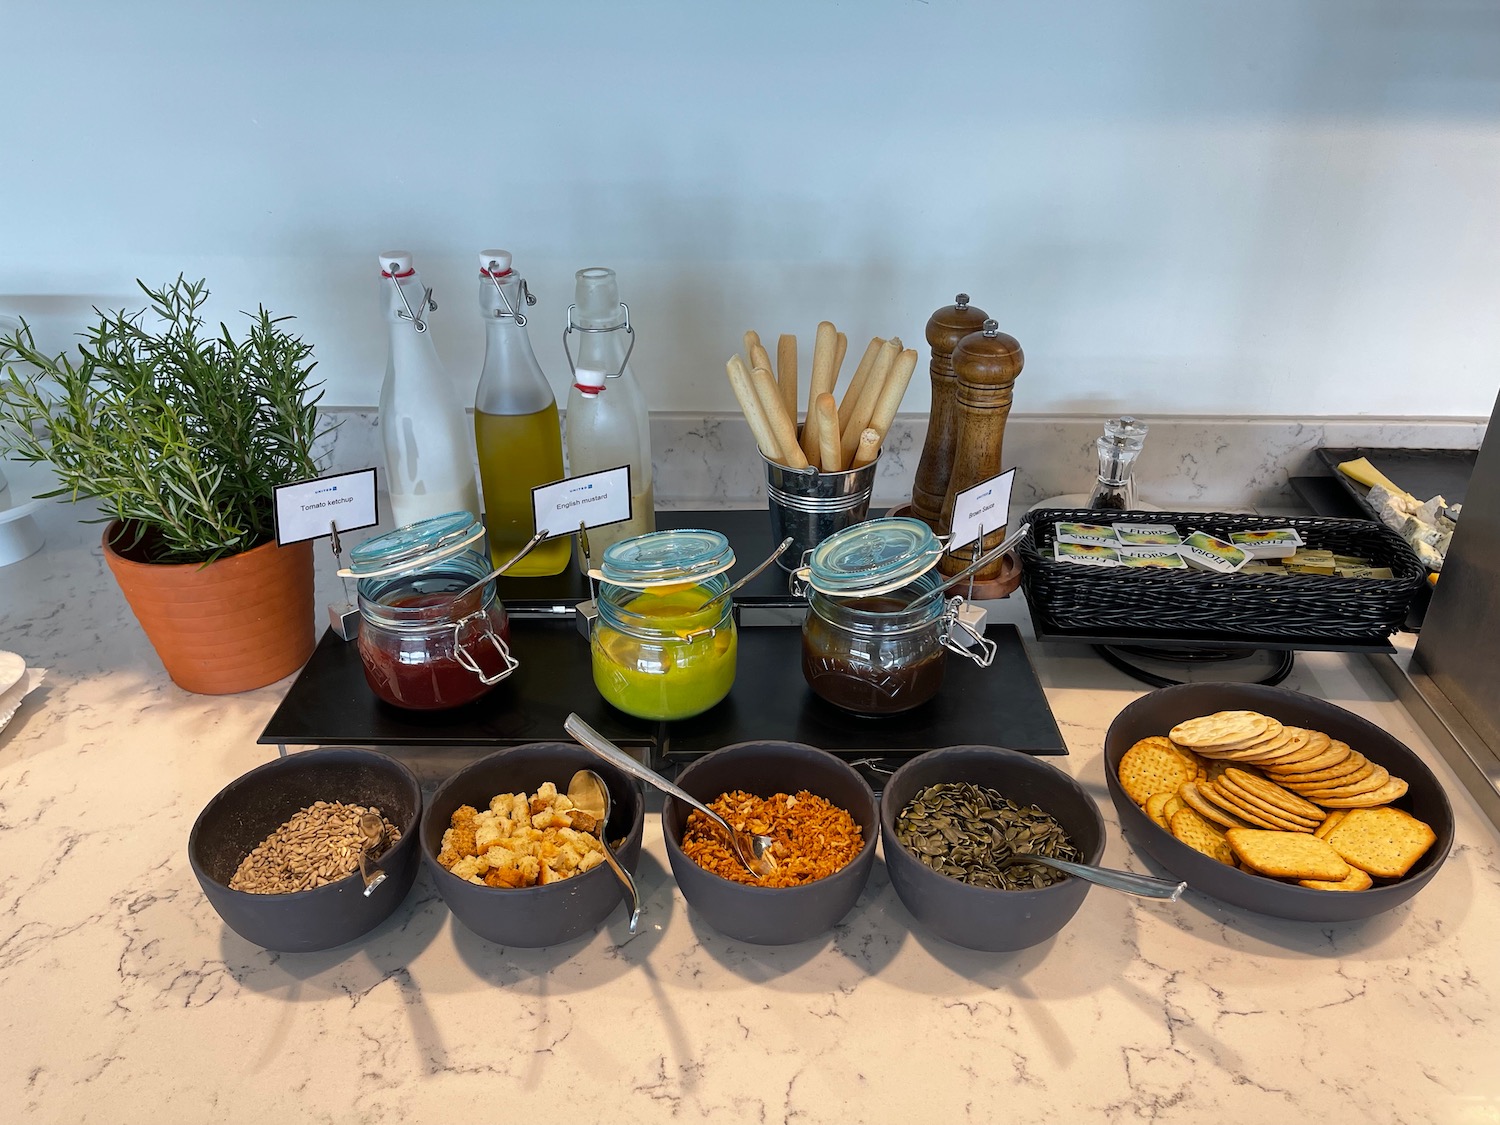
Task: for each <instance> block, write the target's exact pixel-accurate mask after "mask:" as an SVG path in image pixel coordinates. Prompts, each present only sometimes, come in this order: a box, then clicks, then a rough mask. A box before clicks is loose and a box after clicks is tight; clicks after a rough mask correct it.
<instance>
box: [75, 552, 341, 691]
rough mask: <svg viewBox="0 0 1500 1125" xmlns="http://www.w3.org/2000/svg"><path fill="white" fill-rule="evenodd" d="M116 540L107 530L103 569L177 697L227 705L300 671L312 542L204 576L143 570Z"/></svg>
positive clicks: (165, 567) (179, 569)
mask: <svg viewBox="0 0 1500 1125" xmlns="http://www.w3.org/2000/svg"><path fill="white" fill-rule="evenodd" d="M121 530H122V525H121V524H120V523H118V522H115V523H111V524H110V525H109V527H108V528H106V529H105V532H104V558H105V561H106V562H108V563H109V568H110V570H111V571H113V572H114V576H115V580H116V581H117V582H119V584H120V589H121V591H122V592H123V593H124V594H125V600H126V601H127V602H129V603H130V608H131V610H132V611H133V612H134V613H135V616H136V619H137V620H138V621H139V622H140V623H141V628H142V629H143V630H144V631H145V633H146V638H147V639H148V640H149V641H150V642H151V645H152V647H153V648H155V649H156V655H157V656H159V657H161V662H162V664H164V665H165V666H166V669H167V674H168V675H169V676H171V677H172V681H173V682H174V683H176V684H177V686H178V687H181V688H184V689H185V690H187V691H193V692H198V693H200V694H203V695H231V694H233V693H235V692H240V691H249V690H250V689H251V688H258V687H264V686H265V685H266V684H270V683H274V682H276V681H277V680H279V679H281V677H283V676H287V675H290V674H291V673H293V672H295V671H296V670H297V669H298V668H300V667H302V665H303V664H305V663H307V658H308V657H309V656H311V655H312V651H313V646H314V644H315V643H316V637H315V636H314V632H313V621H314V616H313V553H312V542H311V541H307V542H303V543H297V544H295V545H293V546H290V547H278V546H277V545H276V544H275V543H267V544H265V545H263V546H260V547H256V548H254V549H253V550H249V551H246V552H245V553H243V554H240V555H231V556H230V557H228V558H225V559H220V560H219V561H218V562H213V563H209V564H208V565H207V566H203V565H202V564H199V563H149V562H141V561H138V560H137V559H134V558H130V557H127V555H128V554H129V553H130V552H129V551H127V554H126V555H122V554H120V553H119V552H117V551H116V550H115V549H114V547H113V546H112V544H113V543H114V542H115V539H116V536H118V535H119V534H120V532H121Z"/></svg>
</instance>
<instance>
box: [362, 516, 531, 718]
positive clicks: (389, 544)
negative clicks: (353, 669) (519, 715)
mask: <svg viewBox="0 0 1500 1125" xmlns="http://www.w3.org/2000/svg"><path fill="white" fill-rule="evenodd" d="M491 569H492V566H491V564H490V555H489V550H488V548H487V547H486V545H485V532H484V525H483V524H481V523H480V522H479V521H478V520H476V519H475V518H474V517H473V515H472V514H470V513H468V512H450V513H449V514H447V515H442V516H433V517H432V518H431V519H425V520H421V521H419V522H417V523H413V524H408V525H407V526H405V527H398V528H397V529H396V530H395V531H392V532H389V533H387V534H385V535H379V536H376V537H375V538H373V539H368V540H366V541H365V542H364V543H361V544H360V545H359V546H358V547H355V548H354V549H353V550H352V551H351V552H350V566H349V569H348V571H346V572H342V573H347V574H349V575H350V576H352V577H354V578H357V579H359V616H360V622H359V656H360V660H361V661H362V662H363V664H364V669H365V680H366V682H368V683H369V685H370V690H371V691H373V692H374V693H375V694H376V695H377V696H379V697H380V698H381V699H383V700H385V701H386V702H387V703H390V704H393V705H395V706H397V707H405V708H409V709H411V710H414V711H437V710H443V709H446V708H449V707H461V706H463V705H464V704H465V703H472V702H473V701H474V700H476V699H478V698H479V697H480V696H482V695H484V694H485V693H486V692H488V691H490V689H492V688H493V687H494V686H495V685H496V684H498V683H499V682H500V681H501V680H503V679H505V678H506V677H507V676H509V675H510V674H511V673H512V672H514V671H515V670H516V669H517V668H518V667H519V666H520V665H519V664H518V662H517V661H516V658H515V657H514V656H512V655H511V651H510V621H509V619H508V618H507V617H506V614H505V607H504V605H502V604H501V602H500V599H499V597H498V595H497V594H496V592H495V583H494V582H493V581H490V582H487V583H485V584H484V585H483V586H481V587H480V588H479V589H478V590H476V591H474V592H473V593H471V594H467V595H465V596H464V597H463V598H459V597H458V594H459V592H460V591H462V590H463V589H464V588H465V587H467V586H470V585H472V584H473V583H474V582H476V581H477V580H479V579H480V578H483V577H484V576H485V575H486V574H488V573H489V572H490V570H491Z"/></svg>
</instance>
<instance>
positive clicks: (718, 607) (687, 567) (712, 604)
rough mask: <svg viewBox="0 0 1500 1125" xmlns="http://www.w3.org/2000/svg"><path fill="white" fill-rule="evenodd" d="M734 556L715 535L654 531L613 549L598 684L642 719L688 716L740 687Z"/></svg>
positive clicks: (596, 634) (599, 636)
mask: <svg viewBox="0 0 1500 1125" xmlns="http://www.w3.org/2000/svg"><path fill="white" fill-rule="evenodd" d="M732 566H734V551H732V550H731V549H730V547H729V541H728V540H727V539H725V538H724V536H723V535H721V534H719V533H718V532H717V531H702V530H682V531H655V532H652V533H650V534H649V535H638V536H635V537H634V538H632V539H625V540H622V541H621V542H619V543H615V544H613V545H612V546H610V548H609V549H608V550H607V551H605V552H604V560H603V563H602V565H601V566H600V568H599V572H598V577H599V579H600V585H599V596H598V598H597V602H598V607H599V613H598V616H597V617H596V618H595V619H594V622H593V625H592V626H591V628H590V630H589V649H590V655H591V662H592V665H593V670H594V686H595V687H597V688H598V689H599V694H600V695H602V696H603V697H604V698H605V699H606V700H608V701H609V702H610V703H611V704H613V705H614V706H616V707H618V708H619V709H620V710H621V711H624V712H626V713H627V714H630V715H634V716H636V717H637V718H641V719H686V718H689V717H690V716H693V715H698V714H701V713H702V712H704V711H707V710H708V709H709V708H710V707H712V706H713V705H714V704H716V703H718V702H719V701H720V700H722V699H723V698H724V697H725V696H726V695H728V694H729V689H730V688H731V687H733V686H734V669H735V657H736V654H737V650H738V648H739V644H738V640H739V635H738V632H737V630H736V628H735V624H734V605H733V602H732V600H731V599H730V598H727V597H725V598H719V599H718V600H717V601H714V600H713V599H714V598H715V597H716V596H717V595H719V594H722V593H723V592H724V591H725V590H726V589H728V588H729V579H728V576H727V573H726V572H727V571H728V570H729V568H730V567H732Z"/></svg>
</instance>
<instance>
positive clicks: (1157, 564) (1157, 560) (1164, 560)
mask: <svg viewBox="0 0 1500 1125" xmlns="http://www.w3.org/2000/svg"><path fill="white" fill-rule="evenodd" d="M1118 554H1119V556H1120V565H1121V566H1128V567H1151V568H1155V569H1158V570H1186V569H1187V563H1185V562H1183V561H1182V556H1181V555H1179V554H1178V553H1177V548H1176V547H1146V546H1140V545H1138V544H1126V543H1121V544H1120V547H1119V551H1118Z"/></svg>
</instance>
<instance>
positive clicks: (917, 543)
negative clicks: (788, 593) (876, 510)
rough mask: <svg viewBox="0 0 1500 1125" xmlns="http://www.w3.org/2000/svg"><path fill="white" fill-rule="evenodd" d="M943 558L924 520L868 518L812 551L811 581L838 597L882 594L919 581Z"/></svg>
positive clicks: (813, 584)
mask: <svg viewBox="0 0 1500 1125" xmlns="http://www.w3.org/2000/svg"><path fill="white" fill-rule="evenodd" d="M942 555H943V545H942V543H940V542H939V541H938V537H937V536H936V535H934V534H933V533H932V529H931V528H930V527H928V526H927V525H926V524H925V523H923V522H922V521H921V520H915V519H909V518H907V517H904V516H887V517H883V518H881V519H873V520H866V521H865V522H864V523H857V524H855V525H854V526H853V527H846V528H845V529H844V530H843V531H836V532H834V533H833V534H832V535H830V536H829V537H828V538H827V539H825V540H823V542H821V543H819V544H818V545H817V546H816V547H815V548H813V552H812V555H811V557H810V558H809V559H808V567H807V572H808V577H807V581H808V583H809V585H811V586H812V588H813V589H815V590H817V591H818V592H819V593H822V594H829V595H831V596H833V597H853V596H856V595H862V594H883V593H887V592H888V591H891V590H899V589H900V588H901V587H902V586H905V585H906V584H907V583H909V582H912V581H915V580H916V579H917V578H920V577H921V576H922V575H924V574H926V573H927V572H928V571H929V570H931V569H932V568H933V567H934V566H936V565H937V561H938V559H940V558H941V557H942Z"/></svg>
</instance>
